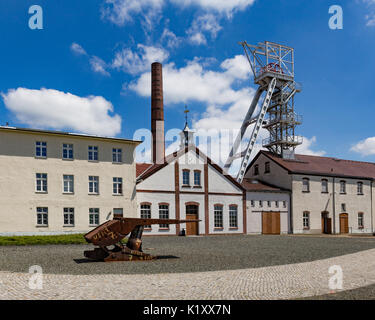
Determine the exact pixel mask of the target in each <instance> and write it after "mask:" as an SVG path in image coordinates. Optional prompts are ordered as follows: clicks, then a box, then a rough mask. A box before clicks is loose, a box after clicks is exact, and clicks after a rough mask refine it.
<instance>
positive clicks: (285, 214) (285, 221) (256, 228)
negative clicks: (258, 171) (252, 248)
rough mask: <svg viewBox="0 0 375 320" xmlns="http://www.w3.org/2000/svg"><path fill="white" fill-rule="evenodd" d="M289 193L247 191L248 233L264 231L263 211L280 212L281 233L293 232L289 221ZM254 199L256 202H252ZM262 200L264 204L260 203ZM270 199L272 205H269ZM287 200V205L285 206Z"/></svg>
mask: <svg viewBox="0 0 375 320" xmlns="http://www.w3.org/2000/svg"><path fill="white" fill-rule="evenodd" d="M289 199H290V196H289V193H278V192H247V193H246V207H247V210H246V211H247V233H248V234H261V233H262V213H263V212H270V211H272V212H280V231H281V234H287V233H291V226H290V221H289V209H290V202H289ZM252 201H253V202H254V203H253V204H252ZM260 201H262V205H260ZM268 201H270V202H271V203H270V204H271V206H269V205H268ZM276 201H277V202H278V204H279V205H278V206H277V205H276ZM284 202H285V207H284Z"/></svg>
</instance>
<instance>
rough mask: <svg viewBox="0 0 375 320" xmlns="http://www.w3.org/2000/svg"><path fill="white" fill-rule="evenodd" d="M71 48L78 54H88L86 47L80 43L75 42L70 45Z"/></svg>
mask: <svg viewBox="0 0 375 320" xmlns="http://www.w3.org/2000/svg"><path fill="white" fill-rule="evenodd" d="M70 49H71V50H72V51H73V52H74V53H76V54H78V55H87V53H86V51H85V49H83V48H82V46H81V45H79V44H78V43H75V42H73V43H72V45H71V46H70Z"/></svg>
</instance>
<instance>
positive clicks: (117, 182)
mask: <svg viewBox="0 0 375 320" xmlns="http://www.w3.org/2000/svg"><path fill="white" fill-rule="evenodd" d="M113 194H122V178H113Z"/></svg>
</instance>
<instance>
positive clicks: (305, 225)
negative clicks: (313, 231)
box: [303, 211, 310, 230]
mask: <svg viewBox="0 0 375 320" xmlns="http://www.w3.org/2000/svg"><path fill="white" fill-rule="evenodd" d="M303 229H305V230H308V229H310V212H308V211H305V212H304V213H303Z"/></svg>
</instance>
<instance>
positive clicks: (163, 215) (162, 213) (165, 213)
mask: <svg viewBox="0 0 375 320" xmlns="http://www.w3.org/2000/svg"><path fill="white" fill-rule="evenodd" d="M159 219H169V204H168V203H159ZM159 228H161V229H169V224H163V223H162V224H160V225H159Z"/></svg>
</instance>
